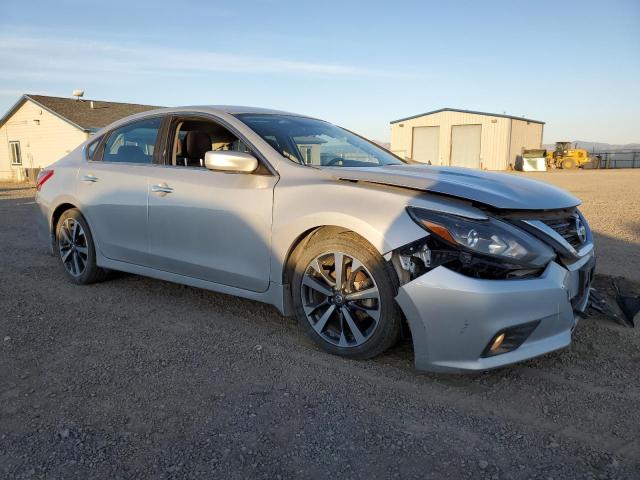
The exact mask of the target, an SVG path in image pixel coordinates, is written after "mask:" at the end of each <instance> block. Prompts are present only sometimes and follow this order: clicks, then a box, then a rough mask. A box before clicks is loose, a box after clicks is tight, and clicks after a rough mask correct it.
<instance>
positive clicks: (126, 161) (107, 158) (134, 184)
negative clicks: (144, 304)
mask: <svg viewBox="0 0 640 480" xmlns="http://www.w3.org/2000/svg"><path fill="white" fill-rule="evenodd" d="M161 124H162V117H153V118H147V119H144V120H139V121H136V122H132V123H129V124H127V125H124V126H122V127H120V128H117V129H115V130H113V131H112V132H110V133H108V134H107V136H106V138H105V140H104V141H102V142H101V145H100V146H99V147H98V148H97V150H96V151H95V153H94V158H92V159H88V160H87V161H86V162H85V163H83V164H82V167H81V168H80V172H79V175H78V183H79V185H78V190H77V191H78V195H79V198H80V200H81V201H82V204H83V214H84V215H85V216H86V218H87V220H88V221H89V224H90V226H91V229H92V232H93V234H94V237H95V240H96V244H97V246H98V248H99V250H100V252H101V253H102V254H103V255H104V256H105V257H107V258H110V259H112V260H118V261H122V262H128V263H134V264H137V265H147V264H148V246H147V176H148V175H149V167H150V166H151V165H153V162H154V158H155V157H156V148H155V147H156V143H157V141H158V138H159V131H160V126H161Z"/></svg>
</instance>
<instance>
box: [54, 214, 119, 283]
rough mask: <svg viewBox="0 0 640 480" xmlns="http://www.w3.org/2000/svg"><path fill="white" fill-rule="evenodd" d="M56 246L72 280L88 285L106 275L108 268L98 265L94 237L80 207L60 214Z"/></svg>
mask: <svg viewBox="0 0 640 480" xmlns="http://www.w3.org/2000/svg"><path fill="white" fill-rule="evenodd" d="M56 246H57V252H58V258H59V259H60V264H61V265H62V268H63V270H64V272H65V274H66V275H67V278H69V280H71V281H72V282H74V283H77V284H80V285H86V284H89V283H94V282H99V281H101V280H103V279H104V278H105V277H106V274H107V272H106V270H104V269H102V268H100V267H98V266H97V265H96V250H95V245H94V243H93V237H92V236H91V231H90V230H89V225H88V224H87V221H86V220H85V219H84V217H83V216H82V214H81V213H80V211H78V209H76V208H72V209H69V210H67V211H65V212H64V213H63V214H62V215H61V216H60V219H59V220H58V224H57V226H56Z"/></svg>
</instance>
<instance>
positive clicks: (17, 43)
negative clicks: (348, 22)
mask: <svg viewBox="0 0 640 480" xmlns="http://www.w3.org/2000/svg"><path fill="white" fill-rule="evenodd" d="M198 72H200V73H207V72H228V73H247V74H282V75H322V76H328V77H358V76H378V75H385V73H384V72H376V71H374V70H369V69H364V68H359V67H355V66H351V65H341V64H333V63H320V62H303V61H297V60H288V59H282V58H269V57H258V56H244V55H233V54H228V53H219V52H214V51H206V50H203V51H194V50H186V49H175V48H174V49H167V48H160V47H139V46H134V45H132V44H127V43H116V42H114V43H107V42H104V41H86V40H81V39H60V38H53V37H52V38H38V37H33V36H3V35H2V34H0V77H1V78H22V79H42V78H47V77H51V78H57V79H63V78H68V79H75V78H78V76H82V77H86V76H91V77H94V76H100V75H108V74H118V75H148V74H152V73H158V74H163V75H166V74H173V75H185V74H193V73H198Z"/></svg>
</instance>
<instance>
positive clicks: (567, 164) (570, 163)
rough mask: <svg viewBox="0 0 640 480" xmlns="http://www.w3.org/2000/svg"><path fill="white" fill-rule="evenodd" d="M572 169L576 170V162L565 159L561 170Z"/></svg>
mask: <svg viewBox="0 0 640 480" xmlns="http://www.w3.org/2000/svg"><path fill="white" fill-rule="evenodd" d="M572 168H576V161H575V160H573V159H572V158H567V159H565V160H563V161H562V169H563V170H571V169H572Z"/></svg>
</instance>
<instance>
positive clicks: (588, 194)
mask: <svg viewBox="0 0 640 480" xmlns="http://www.w3.org/2000/svg"><path fill="white" fill-rule="evenodd" d="M519 175H525V176H527V177H531V178H535V179H536V180H542V181H544V182H548V183H552V184H554V185H557V186H558V187H562V188H564V189H566V190H569V191H570V192H571V193H573V194H574V195H575V196H577V197H578V198H580V199H581V200H582V202H583V203H582V206H581V207H580V208H581V210H582V211H583V213H584V214H585V216H586V217H587V219H588V220H589V224H590V225H591V228H592V229H593V231H594V232H595V237H596V245H597V253H598V271H599V272H600V273H605V274H607V275H613V276H623V277H627V278H630V279H633V280H635V281H637V282H640V168H637V169H620V170H613V169H612V170H552V171H549V172H535V173H533V172H531V173H520V174H519Z"/></svg>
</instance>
